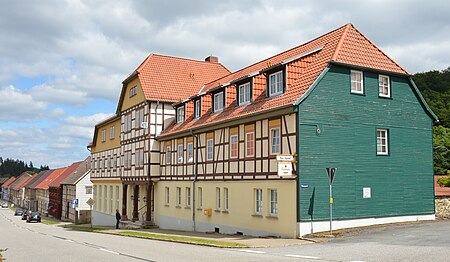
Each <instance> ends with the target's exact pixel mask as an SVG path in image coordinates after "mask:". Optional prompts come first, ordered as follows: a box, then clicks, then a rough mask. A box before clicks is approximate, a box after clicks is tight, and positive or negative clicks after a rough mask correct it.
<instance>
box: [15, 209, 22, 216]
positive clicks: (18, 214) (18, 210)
mask: <svg viewBox="0 0 450 262" xmlns="http://www.w3.org/2000/svg"><path fill="white" fill-rule="evenodd" d="M14 215H15V216H22V215H23V210H22V209H16V212H14Z"/></svg>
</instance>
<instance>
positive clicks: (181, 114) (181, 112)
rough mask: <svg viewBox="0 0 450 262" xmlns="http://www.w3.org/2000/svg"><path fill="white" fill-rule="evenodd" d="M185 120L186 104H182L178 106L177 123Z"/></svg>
mask: <svg viewBox="0 0 450 262" xmlns="http://www.w3.org/2000/svg"><path fill="white" fill-rule="evenodd" d="M183 122H184V106H180V107H178V108H177V124H181V123H183Z"/></svg>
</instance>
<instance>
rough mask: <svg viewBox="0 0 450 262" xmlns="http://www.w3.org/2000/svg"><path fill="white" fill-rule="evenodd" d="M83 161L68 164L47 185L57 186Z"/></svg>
mask: <svg viewBox="0 0 450 262" xmlns="http://www.w3.org/2000/svg"><path fill="white" fill-rule="evenodd" d="M82 162H83V161H80V162H75V163H73V164H71V165H70V166H68V167H67V168H66V169H65V170H64V171H63V172H62V173H61V174H60V175H59V176H58V177H57V178H56V179H55V180H53V181H52V182H51V183H50V184H49V185H48V186H49V187H59V186H60V185H61V182H62V181H63V180H64V179H66V178H67V177H68V176H69V175H70V174H72V173H73V172H74V171H75V170H76V169H77V168H78V166H79V165H80V164H81V163H82Z"/></svg>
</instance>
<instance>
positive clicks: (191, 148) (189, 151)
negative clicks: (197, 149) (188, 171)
mask: <svg viewBox="0 0 450 262" xmlns="http://www.w3.org/2000/svg"><path fill="white" fill-rule="evenodd" d="M187 161H188V162H189V163H191V162H192V161H194V146H193V144H192V143H188V144H187Z"/></svg>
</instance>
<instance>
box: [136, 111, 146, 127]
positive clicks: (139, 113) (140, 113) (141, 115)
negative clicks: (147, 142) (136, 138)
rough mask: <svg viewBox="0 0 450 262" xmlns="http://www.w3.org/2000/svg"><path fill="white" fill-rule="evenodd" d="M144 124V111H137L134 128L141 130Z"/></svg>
mask: <svg viewBox="0 0 450 262" xmlns="http://www.w3.org/2000/svg"><path fill="white" fill-rule="evenodd" d="M142 122H144V109H143V108H141V109H139V110H136V117H135V120H134V128H141V123H142Z"/></svg>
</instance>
